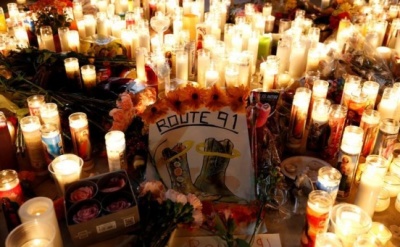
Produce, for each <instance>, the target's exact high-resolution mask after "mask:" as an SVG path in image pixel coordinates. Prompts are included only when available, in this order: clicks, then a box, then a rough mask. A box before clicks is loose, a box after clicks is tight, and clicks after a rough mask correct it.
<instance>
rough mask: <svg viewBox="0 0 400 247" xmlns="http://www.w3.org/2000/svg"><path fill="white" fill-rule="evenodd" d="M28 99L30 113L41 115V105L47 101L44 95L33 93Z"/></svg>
mask: <svg viewBox="0 0 400 247" xmlns="http://www.w3.org/2000/svg"><path fill="white" fill-rule="evenodd" d="M26 101H27V102H28V108H29V114H30V115H31V116H38V117H40V107H42V106H43V105H44V104H45V103H46V102H45V99H44V95H33V96H30V97H28V99H27V100H26Z"/></svg>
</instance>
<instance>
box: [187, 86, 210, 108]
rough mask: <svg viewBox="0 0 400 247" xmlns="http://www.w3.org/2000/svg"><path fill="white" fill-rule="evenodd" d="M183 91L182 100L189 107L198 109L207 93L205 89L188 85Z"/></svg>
mask: <svg viewBox="0 0 400 247" xmlns="http://www.w3.org/2000/svg"><path fill="white" fill-rule="evenodd" d="M182 91H183V92H182V101H183V103H184V104H185V105H187V106H188V108H189V109H192V110H197V109H199V108H200V107H201V106H202V105H203V104H204V102H203V99H204V98H205V95H206V91H205V90H204V89H202V88H198V87H195V86H193V85H187V86H186V87H185V88H183V89H182Z"/></svg>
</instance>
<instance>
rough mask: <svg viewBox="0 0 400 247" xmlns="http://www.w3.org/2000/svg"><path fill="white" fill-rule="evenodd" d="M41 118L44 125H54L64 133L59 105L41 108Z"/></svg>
mask: <svg viewBox="0 0 400 247" xmlns="http://www.w3.org/2000/svg"><path fill="white" fill-rule="evenodd" d="M40 118H41V119H42V121H43V123H44V124H54V125H55V126H57V128H58V129H59V131H60V133H62V128H61V120H60V115H59V113H58V109H57V104H54V103H46V104H44V105H43V106H42V107H40Z"/></svg>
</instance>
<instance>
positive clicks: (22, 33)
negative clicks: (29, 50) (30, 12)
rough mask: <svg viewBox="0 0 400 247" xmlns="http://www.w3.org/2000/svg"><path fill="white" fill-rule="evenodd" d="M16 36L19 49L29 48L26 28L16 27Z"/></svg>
mask: <svg viewBox="0 0 400 247" xmlns="http://www.w3.org/2000/svg"><path fill="white" fill-rule="evenodd" d="M14 36H15V39H16V40H17V44H18V46H19V47H22V48H24V47H28V46H29V38H28V33H27V32H26V29H25V27H24V26H18V27H14ZM39 36H40V35H39Z"/></svg>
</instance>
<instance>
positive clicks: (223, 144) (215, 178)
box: [194, 138, 246, 203]
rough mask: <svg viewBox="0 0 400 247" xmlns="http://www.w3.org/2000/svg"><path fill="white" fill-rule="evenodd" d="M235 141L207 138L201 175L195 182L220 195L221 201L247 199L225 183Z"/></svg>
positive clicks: (206, 190)
mask: <svg viewBox="0 0 400 247" xmlns="http://www.w3.org/2000/svg"><path fill="white" fill-rule="evenodd" d="M233 152H234V150H233V143H232V142H231V141H230V140H228V139H225V140H222V141H217V140H215V138H207V139H206V140H205V142H204V151H203V153H205V154H204V158H203V166H202V168H201V172H200V175H199V176H198V177H197V178H196V182H195V183H194V184H195V186H196V187H197V188H199V189H200V190H202V191H204V192H207V193H210V194H214V195H220V196H221V198H220V199H219V201H221V202H241V203H244V202H246V200H244V199H242V198H240V197H238V196H236V195H235V194H233V193H232V192H231V191H230V190H229V189H228V187H226V185H225V173H226V169H227V168H228V164H229V161H230V159H231V157H235V156H234V155H233Z"/></svg>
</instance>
